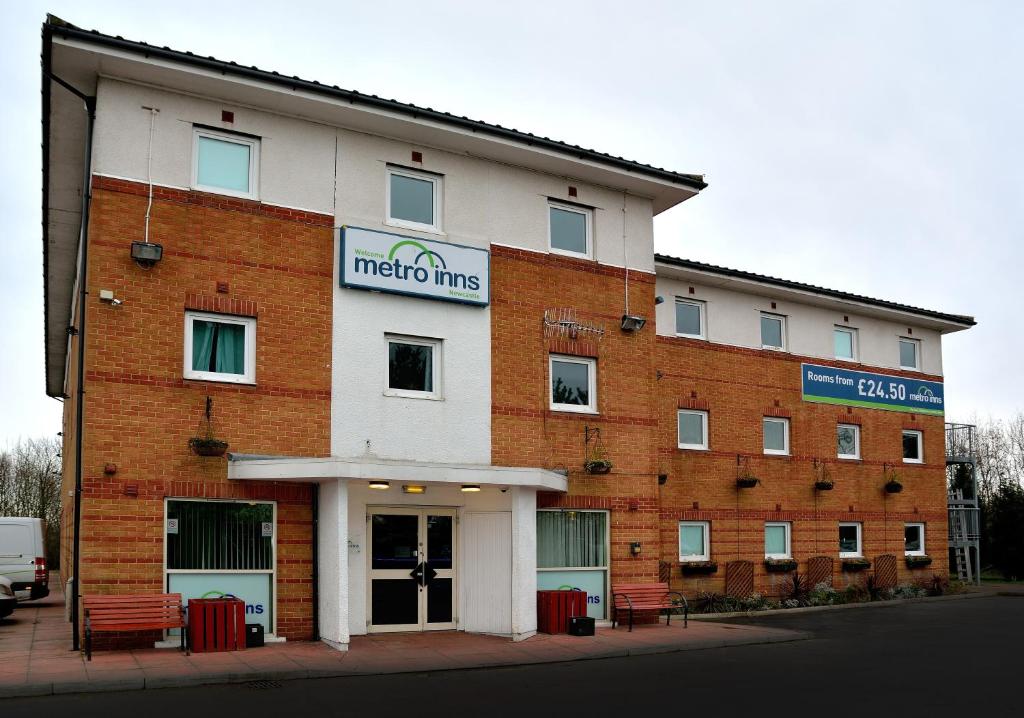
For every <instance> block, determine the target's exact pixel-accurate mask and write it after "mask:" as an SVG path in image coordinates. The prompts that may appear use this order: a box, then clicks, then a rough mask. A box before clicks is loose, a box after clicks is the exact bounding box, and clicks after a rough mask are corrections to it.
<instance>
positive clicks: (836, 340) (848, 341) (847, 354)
mask: <svg viewBox="0 0 1024 718" xmlns="http://www.w3.org/2000/svg"><path fill="white" fill-rule="evenodd" d="M832 341H833V344H835V354H836V359H849V360H850V361H853V360H854V359H856V358H857V330H856V329H849V328H848V327H836V328H835V329H833V330H832Z"/></svg>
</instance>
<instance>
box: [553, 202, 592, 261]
mask: <svg viewBox="0 0 1024 718" xmlns="http://www.w3.org/2000/svg"><path fill="white" fill-rule="evenodd" d="M592 219H593V212H592V211H591V210H589V209H586V208H584V207H576V206H574V205H571V204H556V203H555V202H551V203H550V204H548V241H549V244H550V245H551V251H552V252H556V253H558V254H568V255H572V256H576V257H589V256H590V255H591V246H590V245H591V240H590V235H591V227H590V225H591V223H592Z"/></svg>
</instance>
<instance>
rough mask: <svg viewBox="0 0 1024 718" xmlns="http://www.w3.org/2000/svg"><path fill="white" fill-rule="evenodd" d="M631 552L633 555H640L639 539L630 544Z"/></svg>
mask: <svg viewBox="0 0 1024 718" xmlns="http://www.w3.org/2000/svg"><path fill="white" fill-rule="evenodd" d="M629 553H630V554H632V555H633V556H639V555H640V542H639V541H634V542H633V543H631V544H630V545H629Z"/></svg>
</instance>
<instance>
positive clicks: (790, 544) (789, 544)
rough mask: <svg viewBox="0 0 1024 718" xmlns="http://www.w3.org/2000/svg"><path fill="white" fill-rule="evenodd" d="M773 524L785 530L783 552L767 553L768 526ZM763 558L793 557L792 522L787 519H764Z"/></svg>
mask: <svg viewBox="0 0 1024 718" xmlns="http://www.w3.org/2000/svg"><path fill="white" fill-rule="evenodd" d="M774 526H781V527H782V528H784V529H785V530H786V552H785V553H768V536H767V532H768V528H769V527H774ZM764 528H765V534H766V535H765V552H764V557H765V558H793V524H792V523H791V522H789V521H765V523H764Z"/></svg>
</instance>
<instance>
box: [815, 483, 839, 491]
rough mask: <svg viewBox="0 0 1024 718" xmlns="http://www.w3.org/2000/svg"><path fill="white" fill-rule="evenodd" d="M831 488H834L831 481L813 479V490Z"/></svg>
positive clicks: (827, 489)
mask: <svg viewBox="0 0 1024 718" xmlns="http://www.w3.org/2000/svg"><path fill="white" fill-rule="evenodd" d="M833 488H835V484H834V483H832V482H831V481H815V482H814V490H815V491H831V490H832V489H833Z"/></svg>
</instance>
